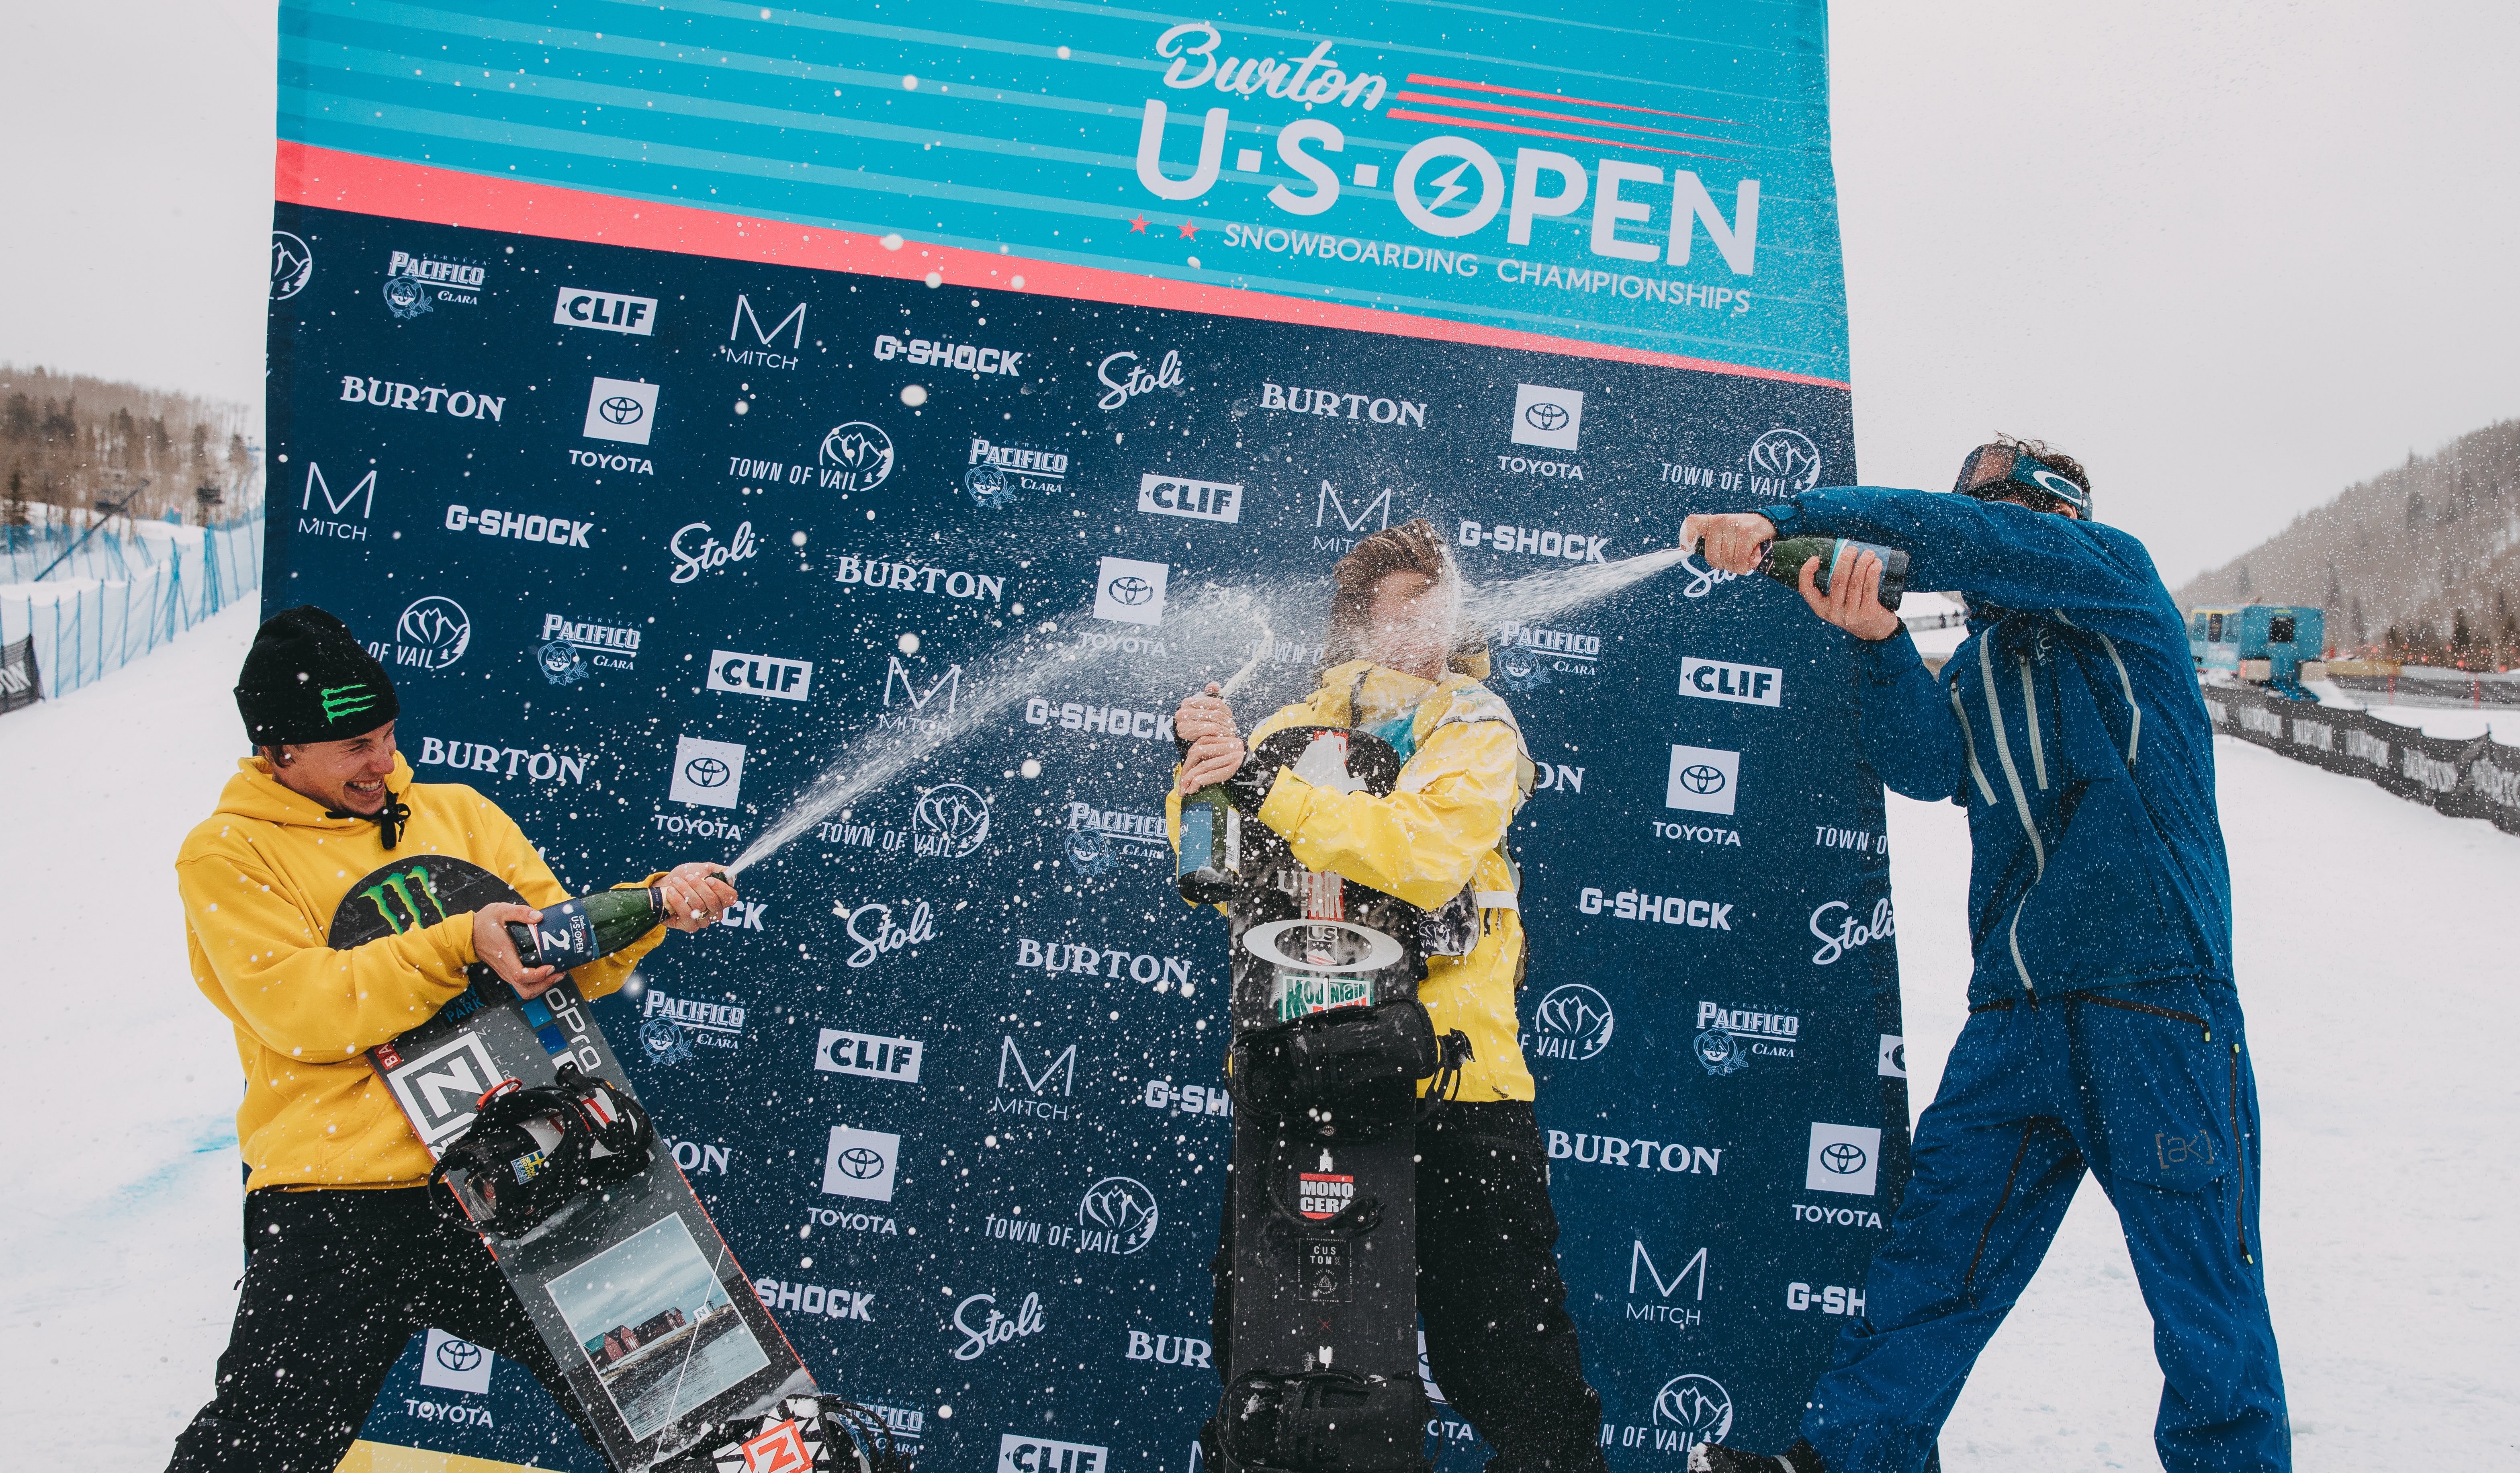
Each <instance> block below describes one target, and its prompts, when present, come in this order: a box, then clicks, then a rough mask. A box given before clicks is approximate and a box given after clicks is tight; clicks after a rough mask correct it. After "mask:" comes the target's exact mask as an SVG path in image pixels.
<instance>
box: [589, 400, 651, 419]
mask: <svg viewBox="0 0 2520 1473" xmlns="http://www.w3.org/2000/svg"><path fill="white" fill-rule="evenodd" d="M595 412H596V413H598V414H600V415H603V416H604V422H605V423H606V424H607V425H635V424H637V423H639V419H640V416H642V415H644V414H646V413H647V412H648V409H647V406H646V405H644V404H642V403H640V402H639V401H638V400H637V399H634V398H632V397H630V395H628V394H626V393H616V394H614V395H612V396H611V397H610V398H607V399H606V400H605V401H604V402H603V403H601V404H598V405H596V406H595Z"/></svg>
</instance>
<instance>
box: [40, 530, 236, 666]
mask: <svg viewBox="0 0 2520 1473" xmlns="http://www.w3.org/2000/svg"><path fill="white" fill-rule="evenodd" d="M42 510H46V511H49V510H51V508H43V509H42ZM0 578H5V579H6V580H5V581H0V667H6V669H7V671H8V674H7V675H5V676H0V683H5V684H8V685H11V686H16V685H19V684H22V683H26V682H28V681H31V682H32V684H33V685H34V687H35V690H34V691H33V692H32V693H28V692H23V691H21V692H18V694H19V695H20V696H22V697H27V696H30V694H40V695H45V696H60V695H64V694H67V692H70V691H74V690H76V689H78V688H79V687H80V686H82V685H85V684H87V683H88V682H90V681H92V680H97V679H101V678H103V677H104V676H106V675H110V674H112V672H113V671H115V670H118V669H120V668H122V667H124V666H126V665H129V664H130V663H131V662H132V661H134V660H137V659H139V658H140V657H142V656H143V655H146V654H148V653H149V652H150V651H152V650H155V649H157V648H158V646H159V645H161V644H164V643H166V642H167V641H168V640H170V639H173V638H174V637H175V636H176V635H178V634H181V633H183V632H184V631H185V630H186V629H189V628H191V627H192V626H193V625H195V624H197V623H200V622H201V621H203V620H205V619H207V618H209V617H210V616H211V615H213V614H216V613H218V612H219V611H220V610H221V609H224V608H226V607H227V606H228V605H230V604H232V603H235V602H236V601H237V600H239V599H243V598H251V597H252V596H253V595H254V594H255V593H256V592H257V591H258V590H259V589H260V588H261V587H262V517H261V513H260V511H259V509H257V510H255V511H253V512H248V513H246V514H243V515H240V516H238V517H236V518H233V519H231V520H229V521H226V522H221V523H215V524H213V525H211V526H209V527H186V526H183V525H181V524H179V523H172V522H133V521H131V520H129V519H125V518H120V517H114V518H108V519H106V520H105V521H104V522H103V523H102V524H101V525H99V524H90V525H85V526H82V525H77V524H74V523H70V522H67V521H61V522H39V523H38V524H37V525H35V526H32V527H10V528H0ZM20 704H22V703H20ZM8 709H11V707H9V706H0V710H8Z"/></svg>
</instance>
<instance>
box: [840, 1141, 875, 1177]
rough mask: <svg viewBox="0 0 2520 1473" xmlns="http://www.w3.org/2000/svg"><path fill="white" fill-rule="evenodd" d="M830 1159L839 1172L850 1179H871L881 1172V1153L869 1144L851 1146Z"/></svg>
mask: <svg viewBox="0 0 2520 1473" xmlns="http://www.w3.org/2000/svg"><path fill="white" fill-rule="evenodd" d="M832 1162H833V1164H834V1165H836V1166H838V1167H839V1169H840V1174H841V1175H843V1176H846V1177H848V1178H849V1179H850V1180H852V1181H872V1180H874V1179H875V1178H876V1177H877V1176H880V1175H882V1174H883V1153H882V1152H881V1151H878V1150H876V1149H875V1148H873V1147H871V1146H851V1147H849V1148H848V1149H847V1150H845V1151H842V1152H841V1153H840V1154H838V1155H837V1156H834V1157H832Z"/></svg>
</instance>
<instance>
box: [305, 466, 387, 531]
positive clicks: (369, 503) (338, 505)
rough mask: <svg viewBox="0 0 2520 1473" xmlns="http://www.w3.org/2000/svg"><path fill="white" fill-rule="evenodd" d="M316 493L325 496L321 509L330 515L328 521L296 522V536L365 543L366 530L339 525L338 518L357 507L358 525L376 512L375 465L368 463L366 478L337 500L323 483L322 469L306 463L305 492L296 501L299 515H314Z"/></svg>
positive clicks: (317, 517)
mask: <svg viewBox="0 0 2520 1473" xmlns="http://www.w3.org/2000/svg"><path fill="white" fill-rule="evenodd" d="M318 491H321V492H323V493H324V509H325V510H326V511H327V512H330V513H331V514H332V515H331V517H329V518H327V517H320V516H308V517H301V518H299V519H298V521H297V530H298V532H299V534H300V535H304V536H317V537H337V538H339V539H340V540H342V541H344V542H364V541H366V540H367V539H368V529H366V528H364V527H359V526H356V525H353V524H352V523H349V522H345V521H342V520H340V518H341V514H342V513H343V512H344V511H346V510H348V509H349V508H350V507H352V506H356V507H357V508H358V513H357V515H358V518H359V520H360V521H361V522H364V521H366V520H367V519H368V518H369V517H370V516H371V515H373V514H374V513H375V512H376V509H377V471H376V466H375V464H374V463H373V462H371V463H370V465H369V467H368V474H366V475H365V476H362V477H360V478H359V479H358V480H357V481H354V482H352V483H350V487H349V489H348V490H345V491H343V492H342V493H341V494H340V495H339V496H338V497H336V496H335V495H334V494H333V486H332V483H329V482H327V481H326V480H325V479H324V467H323V466H322V465H320V464H318V463H316V462H315V461H311V460H310V461H308V462H306V490H305V493H304V494H303V495H301V496H299V497H298V498H297V509H298V510H299V511H301V512H312V511H314V510H315V493H316V492H318Z"/></svg>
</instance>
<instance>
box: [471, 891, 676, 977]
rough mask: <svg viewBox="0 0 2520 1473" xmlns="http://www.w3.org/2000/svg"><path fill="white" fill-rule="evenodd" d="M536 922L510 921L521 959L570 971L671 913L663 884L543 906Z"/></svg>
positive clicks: (644, 931)
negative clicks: (529, 923) (668, 910)
mask: <svg viewBox="0 0 2520 1473" xmlns="http://www.w3.org/2000/svg"><path fill="white" fill-rule="evenodd" d="M542 912H543V918H542V920H541V921H539V922H537V923H535V924H534V925H531V926H527V925H523V924H521V923H519V922H516V921H511V922H509V923H508V939H509V940H511V941H513V942H515V943H516V944H517V960H518V961H521V962H523V963H524V964H525V966H526V967H528V968H533V967H558V968H560V969H561V970H562V971H563V972H566V971H569V970H570V969H572V968H575V967H582V966H584V965H586V964H587V963H588V962H591V961H594V960H595V959H596V958H598V957H602V956H609V955H611V954H612V953H613V952H615V951H618V950H620V949H621V948H622V947H624V946H626V945H628V944H631V943H632V942H635V941H637V940H638V939H639V938H641V937H643V936H645V935H647V934H648V933H649V932H650V931H652V930H653V929H654V928H655V926H656V923H657V922H659V921H662V920H663V919H664V918H665V896H664V891H663V889H662V888H661V887H658V886H654V885H647V886H641V887H637V888H635V889H630V890H599V891H597V892H595V894H593V895H583V896H579V897H578V898H575V899H573V900H562V901H561V902H560V903H559V904H557V905H546V906H543V907H542Z"/></svg>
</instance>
